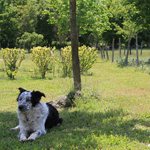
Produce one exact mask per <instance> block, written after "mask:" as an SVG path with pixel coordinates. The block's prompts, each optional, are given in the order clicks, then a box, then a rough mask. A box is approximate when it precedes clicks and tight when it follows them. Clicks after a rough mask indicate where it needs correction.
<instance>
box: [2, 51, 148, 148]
mask: <svg viewBox="0 0 150 150" xmlns="http://www.w3.org/2000/svg"><path fill="white" fill-rule="evenodd" d="M122 53H123V52H122ZM135 54H136V51H133V52H132V55H131V56H129V60H130V61H132V59H133V58H134V59H136V57H135ZM117 55H118V51H115V56H116V58H115V60H117V59H118V58H119V57H118V56H117ZM109 56H110V60H111V52H109ZM139 57H140V60H144V61H147V60H148V58H149V57H150V52H149V51H148V50H144V51H143V55H142V56H139ZM99 58H100V56H99ZM35 67H36V66H35V64H34V63H33V62H32V61H31V60H30V56H29V54H26V59H25V60H24V61H23V62H22V64H21V68H20V70H19V72H18V73H17V76H16V79H15V80H10V79H8V78H7V76H6V74H5V72H4V71H3V70H4V63H3V61H2V60H1V59H0V149H4V150H5V149H7V150H28V149H29V150H31V149H32V150H77V149H79V150H81V149H87V150H93V149H95V150H101V149H102V150H141V149H142V150H144V149H150V147H148V144H149V143H150V105H149V104H150V75H149V71H150V70H149V67H148V66H146V67H145V66H144V67H145V70H144V69H143V67H142V68H141V69H140V67H139V68H135V67H124V68H119V67H117V64H116V63H111V62H110V61H106V60H101V59H98V61H97V62H96V63H95V64H94V65H93V67H92V68H91V69H90V70H89V74H88V75H87V76H85V75H82V92H83V97H82V98H81V99H77V100H76V105H77V106H76V107H71V108H65V109H60V110H59V113H60V117H62V118H63V120H64V122H63V124H62V126H60V127H57V128H52V129H51V130H48V131H47V134H46V135H43V136H41V137H40V138H39V139H36V141H34V142H25V143H20V141H19V139H18V137H17V135H18V132H15V131H14V132H12V131H9V129H10V128H12V127H14V126H16V125H18V119H17V102H16V98H17V95H18V93H19V90H18V89H17V88H18V87H22V88H25V89H27V90H39V91H41V92H43V93H45V95H46V98H42V100H41V101H42V102H46V101H50V100H55V99H56V98H57V97H58V96H60V95H63V94H67V93H68V92H69V91H70V89H72V86H73V79H72V78H69V77H66V78H63V77H61V75H60V74H56V75H55V76H53V74H51V73H47V74H46V78H45V79H39V78H36V77H35V75H33V70H34V68H35ZM146 68H147V70H146ZM98 97H100V98H98Z"/></svg>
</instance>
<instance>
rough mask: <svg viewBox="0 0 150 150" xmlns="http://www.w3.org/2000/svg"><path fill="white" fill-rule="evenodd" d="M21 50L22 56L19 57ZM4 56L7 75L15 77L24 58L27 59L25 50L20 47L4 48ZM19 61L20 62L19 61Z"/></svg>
mask: <svg viewBox="0 0 150 150" xmlns="http://www.w3.org/2000/svg"><path fill="white" fill-rule="evenodd" d="M19 52H21V56H20V57H19ZM2 58H3V60H4V64H5V69H6V73H7V76H8V77H9V78H10V79H14V77H15V75H16V73H17V72H18V69H19V67H20V65H21V62H22V61H23V59H25V51H24V50H20V51H19V49H16V48H14V49H9V48H5V49H3V48H2ZM17 62H18V63H17Z"/></svg>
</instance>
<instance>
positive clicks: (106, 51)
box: [105, 42, 109, 60]
mask: <svg viewBox="0 0 150 150" xmlns="http://www.w3.org/2000/svg"><path fill="white" fill-rule="evenodd" d="M105 49H106V55H107V60H109V56H108V51H107V45H106V42H105Z"/></svg>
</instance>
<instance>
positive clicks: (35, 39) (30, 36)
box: [19, 32, 44, 45]
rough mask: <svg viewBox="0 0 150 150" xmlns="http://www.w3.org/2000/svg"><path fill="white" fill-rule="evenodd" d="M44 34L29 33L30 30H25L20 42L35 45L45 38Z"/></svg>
mask: <svg viewBox="0 0 150 150" xmlns="http://www.w3.org/2000/svg"><path fill="white" fill-rule="evenodd" d="M43 38H44V37H43V35H42V34H37V33H35V32H32V33H28V32H25V33H24V34H23V35H22V36H21V38H20V40H19V42H21V43H23V42H25V43H27V44H29V45H35V44H39V43H40V42H42V40H43Z"/></svg>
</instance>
